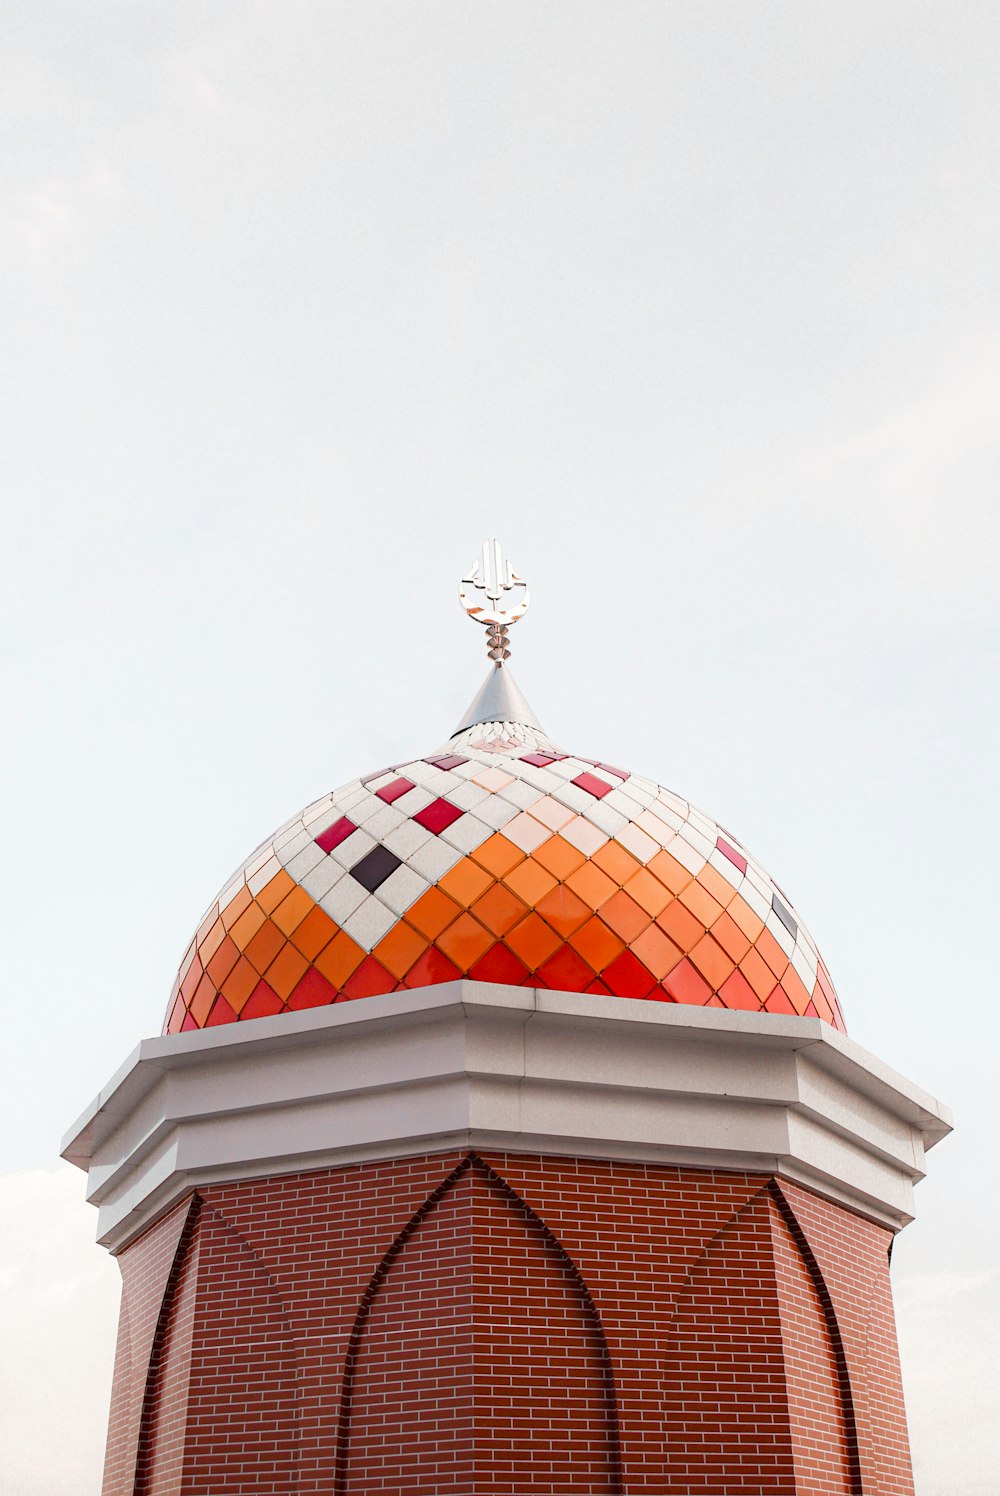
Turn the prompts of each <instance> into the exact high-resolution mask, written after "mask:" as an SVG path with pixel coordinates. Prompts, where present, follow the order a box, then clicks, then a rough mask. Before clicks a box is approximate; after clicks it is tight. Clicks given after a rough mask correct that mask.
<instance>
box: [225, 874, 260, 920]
mask: <svg viewBox="0 0 1000 1496" xmlns="http://www.w3.org/2000/svg"><path fill="white" fill-rule="evenodd" d="M252 903H253V894H252V893H251V892H250V890H249V888H247V886H246V884H245V883H244V885H243V887H242V888H241V889H240V890H239V892H238V893H237V894H235V895H234V897H233V898H231V899H230V900H229V903H228V904H227V905H226V907H225V909H223V911H222V923H223V924H224V925H225V927H226V929H227V930H231V929H232V928H233V925H235V923H236V921H237V920H238V919H239V917H240V915H241V914H242V913H243V911H244V909H249V908H250V905H251V904H252Z"/></svg>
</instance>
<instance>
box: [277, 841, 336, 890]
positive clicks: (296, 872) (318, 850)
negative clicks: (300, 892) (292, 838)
mask: <svg viewBox="0 0 1000 1496" xmlns="http://www.w3.org/2000/svg"><path fill="white" fill-rule="evenodd" d="M326 860H327V856H326V853H325V852H324V851H323V848H322V847H317V845H316V843H315V842H314V841H309V842H307V844H306V845H305V846H304V847H303V848H302V850H301V852H296V854H295V856H294V857H292V858H290V859H289V861H288V862H286V863H285V868H286V870H287V872H288V874H289V877H292V878H294V879H295V881H296V883H301V882H302V879H303V878H304V877H305V875H306V873H308V872H311V871H312V869H313V868H314V867H318V866H319V864H320V863H321V862H326Z"/></svg>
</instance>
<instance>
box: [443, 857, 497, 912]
mask: <svg viewBox="0 0 1000 1496" xmlns="http://www.w3.org/2000/svg"><path fill="white" fill-rule="evenodd" d="M492 882H493V879H492V877H491V876H490V874H489V873H488V872H486V870H485V869H484V868H481V867H480V866H479V864H478V862H473V860H472V858H471V857H463V858H462V860H461V862H456V863H455V866H454V867H453V868H450V869H449V870H448V872H446V873H445V875H444V877H443V878H441V879H439V880H438V888H441V889H443V890H444V892H445V893H446V894H447V895H448V897H449V898H452V899H454V900H455V902H456V904H461V906H462V908H463V909H469V908H471V906H472V905H473V904H474V903H475V902H476V900H477V899H478V898H479V896H480V894H483V893H485V892H486V890H487V889H488V888H489V886H490V884H491V883H492Z"/></svg>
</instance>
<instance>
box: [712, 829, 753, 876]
mask: <svg viewBox="0 0 1000 1496" xmlns="http://www.w3.org/2000/svg"><path fill="white" fill-rule="evenodd" d="M715 845H716V848H717V850H718V851H720V852H721V853H722V855H723V857H728V858H729V861H730V862H731V863H732V864H733V867H738V868H739V870H740V872H741V873H745V872H746V870H747V860H746V858H745V857H744V856H743V854H742V853H741V852H737V850H736V848H735V847H731V846H730V845H729V843H728V842H727V841H726V839H725V837H724V836H720V837H718V838H717V839H716V843H715Z"/></svg>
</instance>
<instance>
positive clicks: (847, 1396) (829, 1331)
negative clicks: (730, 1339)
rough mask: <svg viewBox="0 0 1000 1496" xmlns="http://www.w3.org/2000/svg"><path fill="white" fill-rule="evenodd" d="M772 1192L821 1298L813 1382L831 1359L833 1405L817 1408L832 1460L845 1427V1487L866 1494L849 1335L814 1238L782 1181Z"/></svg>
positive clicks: (790, 1363)
mask: <svg viewBox="0 0 1000 1496" xmlns="http://www.w3.org/2000/svg"><path fill="white" fill-rule="evenodd" d="M767 1194H768V1196H769V1199H770V1201H771V1204H772V1206H773V1207H774V1209H775V1211H776V1212H777V1215H778V1217H779V1219H780V1221H781V1223H782V1225H783V1226H784V1228H785V1230H786V1231H787V1233H788V1236H789V1238H790V1239H791V1242H792V1243H793V1244H794V1248H795V1251H796V1253H797V1255H798V1258H799V1260H800V1262H801V1264H802V1268H803V1269H804V1272H805V1274H806V1276H807V1278H808V1281H809V1286H810V1288H811V1290H812V1293H813V1294H814V1295H815V1309H816V1311H817V1313H816V1319H817V1320H818V1323H816V1325H815V1329H816V1331H818V1332H819V1333H818V1334H817V1335H815V1336H814V1338H813V1341H812V1343H811V1346H810V1349H811V1356H812V1371H813V1376H812V1377H811V1378H810V1380H811V1381H812V1382H813V1384H815V1375H816V1374H817V1373H819V1372H820V1370H821V1366H822V1361H823V1356H824V1352H826V1353H827V1354H828V1355H829V1358H830V1364H829V1372H830V1381H831V1385H830V1387H829V1392H830V1398H829V1403H830V1404H831V1405H830V1406H828V1407H827V1408H826V1409H825V1410H823V1409H818V1410H817V1412H818V1413H819V1416H820V1420H821V1422H822V1424H823V1435H822V1437H823V1439H824V1440H825V1442H826V1445H827V1458H828V1459H829V1460H830V1461H831V1462H835V1461H836V1459H837V1451H836V1449H835V1448H834V1447H832V1446H833V1445H834V1442H835V1437H834V1436H835V1428H836V1427H839V1433H840V1438H841V1439H842V1442H843V1451H842V1455H843V1460H844V1465H845V1470H844V1479H843V1481H842V1482H841V1489H842V1490H844V1491H845V1492H846V1493H847V1496H862V1477H861V1449H860V1443H859V1438H858V1426H857V1419H856V1415H855V1408H854V1397H853V1391H852V1388H851V1378H850V1372H849V1368H848V1360H847V1354H846V1350H845V1347H844V1337H843V1335H842V1333H841V1329H840V1324H839V1322H838V1319H837V1313H836V1310H835V1308H834V1304H833V1299H832V1298H831V1296H830V1291H829V1289H828V1287H827V1284H826V1279H825V1278H824V1276H823V1271H822V1269H821V1267H820V1265H819V1262H818V1260H817V1258H816V1254H815V1253H814V1251H813V1249H812V1246H811V1244H810V1242H809V1238H808V1236H807V1235H806V1233H805V1231H804V1230H803V1228H802V1225H801V1223H800V1221H799V1219H798V1217H797V1216H796V1214H795V1211H794V1209H793V1208H792V1204H791V1201H790V1200H789V1199H788V1197H787V1195H786V1194H785V1192H784V1191H783V1190H782V1188H781V1186H780V1184H779V1183H778V1181H777V1180H775V1179H772V1180H770V1181H769V1183H768V1185H767ZM775 1252H776V1255H778V1254H779V1253H780V1243H779V1241H777V1240H776V1241H775ZM789 1286H790V1285H789ZM792 1291H794V1290H792ZM798 1307H799V1310H800V1314H801V1315H802V1317H808V1316H809V1315H810V1307H811V1306H810V1305H808V1304H800V1305H799V1306H798ZM800 1333H801V1332H800ZM789 1339H790V1343H789V1346H788V1347H787V1348H786V1377H787V1380H788V1382H789V1404H790V1413H791V1416H792V1418H793V1420H796V1419H798V1420H799V1421H800V1422H801V1421H803V1420H802V1405H803V1399H802V1398H801V1397H797V1396H796V1389H795V1386H794V1357H793V1356H792V1355H791V1354H789V1352H790V1351H791V1350H792V1348H793V1347H794V1343H795V1342H794V1339H792V1338H791V1337H790V1338H789ZM811 1396H812V1398H813V1399H814V1398H815V1396H816V1394H815V1390H813V1391H812V1394H811ZM807 1421H808V1420H806V1422H807ZM806 1432H807V1431H806V1428H805V1427H803V1429H802V1433H803V1435H804V1436H805V1434H806ZM831 1489H832V1487H831Z"/></svg>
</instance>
